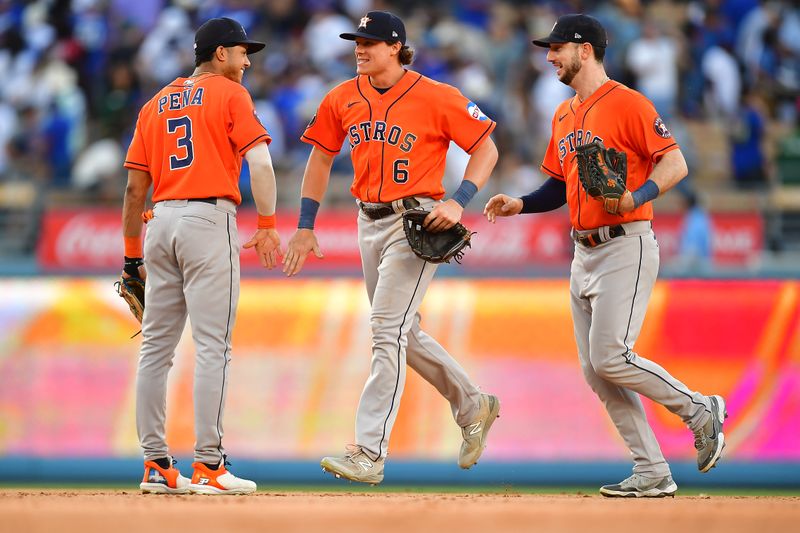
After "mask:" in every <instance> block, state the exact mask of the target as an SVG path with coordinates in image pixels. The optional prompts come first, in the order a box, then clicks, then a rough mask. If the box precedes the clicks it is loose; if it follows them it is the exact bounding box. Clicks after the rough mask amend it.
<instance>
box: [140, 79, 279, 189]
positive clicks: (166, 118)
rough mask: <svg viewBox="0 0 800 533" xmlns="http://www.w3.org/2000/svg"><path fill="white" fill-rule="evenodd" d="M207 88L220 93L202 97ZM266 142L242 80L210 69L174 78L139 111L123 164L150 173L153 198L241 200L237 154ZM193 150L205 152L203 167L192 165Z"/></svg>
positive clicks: (269, 139) (269, 140)
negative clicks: (210, 125)
mask: <svg viewBox="0 0 800 533" xmlns="http://www.w3.org/2000/svg"><path fill="white" fill-rule="evenodd" d="M212 92H213V93H215V94H222V95H223V97H222V98H207V96H208V95H209V94H211V93H212ZM206 124H224V125H225V127H222V128H211V127H205V125H206ZM271 140H272V138H271V137H270V136H269V134H268V133H267V130H266V129H265V128H264V126H263V125H262V124H261V122H260V121H259V120H258V117H257V116H256V112H255V107H254V106H253V100H252V99H251V98H250V94H249V93H248V92H247V89H245V88H244V87H243V86H242V85H241V84H239V83H236V82H235V81H232V80H229V79H228V78H226V77H224V76H222V75H219V74H211V73H207V74H202V75H200V76H198V77H196V78H178V79H176V80H175V81H173V82H172V83H170V84H169V85H167V86H166V87H164V88H163V89H162V90H161V91H159V93H158V94H156V95H155V96H154V97H153V98H152V99H150V101H149V102H147V103H146V104H145V105H144V106H143V107H142V110H141V111H140V112H139V120H138V122H137V124H136V131H135V132H134V134H133V141H132V142H131V146H130V148H129V149H128V155H127V157H126V158H125V167H126V168H131V169H136V170H144V171H146V172H149V173H150V175H151V176H152V178H153V201H154V202H160V201H162V200H181V199H188V198H228V199H230V200H232V201H234V202H235V203H236V204H240V203H241V201H242V195H241V193H240V191H239V173H240V171H241V168H242V157H243V155H244V154H245V153H246V152H247V150H248V149H250V148H251V147H252V146H253V145H254V144H256V143H258V142H267V143H269V142H271ZM231 146H233V147H234V148H235V153H234V152H232V151H231V149H230V147H231ZM196 153H203V154H204V160H203V164H202V165H194V164H193V163H194V156H195V154H196ZM237 154H238V155H237ZM167 175H169V178H168V179H164V178H165V177H166V176H167Z"/></svg>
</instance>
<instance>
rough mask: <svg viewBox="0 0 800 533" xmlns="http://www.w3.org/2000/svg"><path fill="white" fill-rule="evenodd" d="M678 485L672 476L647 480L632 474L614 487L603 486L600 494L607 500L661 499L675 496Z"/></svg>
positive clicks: (647, 478)
mask: <svg viewBox="0 0 800 533" xmlns="http://www.w3.org/2000/svg"><path fill="white" fill-rule="evenodd" d="M677 491H678V485H676V484H675V482H674V481H672V476H666V477H660V478H649V477H644V476H641V475H639V474H633V475H632V476H631V477H629V478H628V479H625V480H623V481H620V482H619V483H617V484H616V485H603V486H602V487H600V494H602V495H603V496H606V497H609V498H663V497H664V496H675V493H676V492H677Z"/></svg>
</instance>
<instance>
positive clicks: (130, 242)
mask: <svg viewBox="0 0 800 533" xmlns="http://www.w3.org/2000/svg"><path fill="white" fill-rule="evenodd" d="M125 257H143V254H142V236H141V235H139V236H138V237H125Z"/></svg>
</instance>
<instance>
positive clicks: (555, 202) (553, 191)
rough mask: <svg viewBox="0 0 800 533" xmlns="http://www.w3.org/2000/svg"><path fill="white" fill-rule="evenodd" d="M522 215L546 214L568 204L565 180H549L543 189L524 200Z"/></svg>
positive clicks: (524, 197)
mask: <svg viewBox="0 0 800 533" xmlns="http://www.w3.org/2000/svg"><path fill="white" fill-rule="evenodd" d="M520 200H522V211H520V213H545V212H547V211H552V210H554V209H558V208H559V207H561V206H562V205H564V204H565V203H567V183H566V182H565V181H564V180H559V179H556V178H552V177H551V178H548V180H547V181H545V182H544V183H543V184H542V186H541V187H539V188H538V189H536V190H535V191H533V192H532V193H530V194H526V195H525V196H523V197H522V198H520Z"/></svg>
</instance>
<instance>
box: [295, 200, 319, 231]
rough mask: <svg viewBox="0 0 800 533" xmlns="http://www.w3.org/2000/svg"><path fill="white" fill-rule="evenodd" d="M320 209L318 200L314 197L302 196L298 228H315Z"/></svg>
mask: <svg viewBox="0 0 800 533" xmlns="http://www.w3.org/2000/svg"><path fill="white" fill-rule="evenodd" d="M318 210H319V202H318V201H316V200H314V199H312V198H306V197H303V198H300V220H298V221H297V229H314V221H315V220H316V218H317V211H318Z"/></svg>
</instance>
